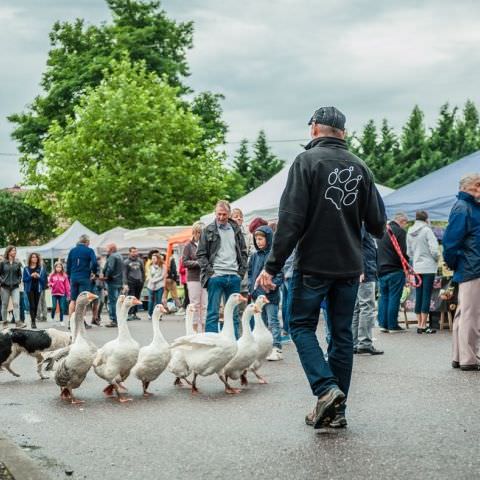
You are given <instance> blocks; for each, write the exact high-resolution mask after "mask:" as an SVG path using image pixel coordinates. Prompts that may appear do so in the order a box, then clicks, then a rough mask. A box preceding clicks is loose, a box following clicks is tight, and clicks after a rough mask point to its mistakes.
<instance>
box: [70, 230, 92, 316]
mask: <svg viewBox="0 0 480 480" xmlns="http://www.w3.org/2000/svg"><path fill="white" fill-rule="evenodd" d="M89 245H90V238H89V237H88V235H82V236H81V237H80V239H79V240H78V243H77V245H76V247H74V248H72V249H71V250H70V252H69V253H68V257H67V275H68V278H69V280H70V293H71V295H70V296H71V298H70V300H71V301H70V305H69V308H68V314H69V315H71V314H72V313H73V311H74V310H75V302H76V300H77V297H78V295H79V294H80V293H81V292H90V291H91V290H92V282H91V279H92V276H94V275H97V273H98V264H97V257H96V255H95V252H94V251H93V249H91V248H90V247H89Z"/></svg>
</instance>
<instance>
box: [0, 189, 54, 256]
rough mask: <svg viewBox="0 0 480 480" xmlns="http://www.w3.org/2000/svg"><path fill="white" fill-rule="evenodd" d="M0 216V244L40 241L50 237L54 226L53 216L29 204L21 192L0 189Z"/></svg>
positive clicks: (35, 242) (22, 243)
mask: <svg viewBox="0 0 480 480" xmlns="http://www.w3.org/2000/svg"><path fill="white" fill-rule="evenodd" d="M0 218H1V219H2V221H1V222H0V245H17V246H18V245H31V244H38V243H42V242H45V241H47V240H50V239H51V238H52V231H53V229H54V228H55V221H54V220H53V218H52V217H51V216H50V215H48V214H45V213H43V212H42V211H40V210H39V209H38V208H36V207H33V206H32V205H29V204H28V203H27V202H26V201H25V195H24V194H21V193H15V194H13V193H9V192H6V191H0ZM2 253H3V252H2Z"/></svg>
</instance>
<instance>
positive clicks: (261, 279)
mask: <svg viewBox="0 0 480 480" xmlns="http://www.w3.org/2000/svg"><path fill="white" fill-rule="evenodd" d="M258 286H259V287H261V288H263V289H264V290H265V291H266V292H267V293H268V292H271V291H272V290H275V289H276V288H277V286H276V285H275V284H274V283H273V275H270V274H269V273H267V272H266V271H265V270H262V271H261V272H260V275H259V276H258V277H257V280H256V282H255V288H257V287H258Z"/></svg>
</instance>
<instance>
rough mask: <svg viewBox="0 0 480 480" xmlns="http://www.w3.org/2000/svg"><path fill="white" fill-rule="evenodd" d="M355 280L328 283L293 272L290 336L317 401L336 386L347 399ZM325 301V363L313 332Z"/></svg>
mask: <svg viewBox="0 0 480 480" xmlns="http://www.w3.org/2000/svg"><path fill="white" fill-rule="evenodd" d="M357 290H358V278H357V277H355V278H348V279H328V278H321V277H314V276H312V275H304V274H302V273H301V272H299V271H295V272H294V274H293V279H292V308H291V311H292V316H291V317H290V334H291V336H292V339H293V341H294V343H295V346H296V347H297V351H298V355H299V357H300V361H301V362H302V366H303V370H304V371H305V374H306V376H307V379H308V382H309V383H310V387H311V389H312V392H313V394H314V395H316V396H317V397H320V396H322V395H323V394H325V393H326V392H327V391H328V390H329V389H330V388H332V387H336V386H338V387H339V388H340V389H341V390H342V392H343V393H344V394H345V396H347V395H348V389H349V387H350V379H351V376H352V365H353V338H352V317H353V309H354V307H355V299H356V298H357ZM325 298H326V299H327V310H328V324H329V327H330V330H331V340H330V342H329V344H328V350H327V351H328V361H326V360H325V357H324V355H323V352H322V349H321V347H320V345H319V343H318V339H317V335H316V331H317V326H318V318H319V315H320V306H321V304H322V301H323V300H324V299H325Z"/></svg>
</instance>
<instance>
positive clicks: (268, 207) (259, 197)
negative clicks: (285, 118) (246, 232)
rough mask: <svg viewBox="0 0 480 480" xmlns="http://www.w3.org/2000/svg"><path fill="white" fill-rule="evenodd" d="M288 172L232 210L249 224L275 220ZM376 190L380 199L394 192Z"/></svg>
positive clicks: (205, 218) (207, 219) (206, 217)
mask: <svg viewBox="0 0 480 480" xmlns="http://www.w3.org/2000/svg"><path fill="white" fill-rule="evenodd" d="M289 170H290V166H286V167H284V168H283V169H282V170H281V171H280V172H278V173H277V174H276V175H274V176H273V177H272V178H271V179H270V180H268V181H267V182H265V183H264V184H263V185H260V186H259V187H258V188H256V189H255V190H252V191H251V192H250V193H247V195H245V196H243V197H242V198H239V199H238V200H235V201H234V202H232V208H239V209H240V210H242V212H243V215H244V218H245V222H246V223H248V222H250V220H252V219H253V218H255V217H262V218H264V219H265V220H273V219H275V218H277V216H278V205H279V203H280V197H281V195H282V193H283V190H284V188H285V185H286V184H287V178H288V172H289ZM377 188H378V191H379V192H380V195H381V196H382V197H385V196H386V195H388V194H390V193H392V192H393V191H394V190H393V189H392V188H388V187H384V186H383V185H378V184H377ZM213 218H214V215H213V213H210V214H208V215H204V216H203V217H202V218H201V220H202V222H204V223H209V222H211V221H212V220H213Z"/></svg>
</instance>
